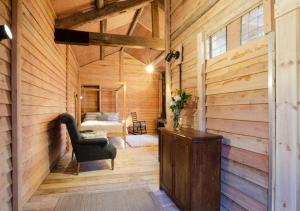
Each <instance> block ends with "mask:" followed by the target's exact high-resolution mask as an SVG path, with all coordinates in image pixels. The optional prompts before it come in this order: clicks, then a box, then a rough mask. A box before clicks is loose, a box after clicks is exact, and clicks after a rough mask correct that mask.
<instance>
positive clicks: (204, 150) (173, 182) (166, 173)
mask: <svg viewBox="0 0 300 211" xmlns="http://www.w3.org/2000/svg"><path fill="white" fill-rule="evenodd" d="M221 140H222V136H219V135H213V134H209V133H205V132H201V131H197V130H194V129H181V130H176V129H172V128H161V129H160V137H159V157H160V188H161V189H163V190H164V191H165V192H166V193H167V194H168V195H169V196H170V197H171V198H172V200H173V201H174V203H175V204H176V205H177V206H178V207H179V208H180V209H181V210H184V211H186V210H192V211H194V210H197V211H198V210H200V211H201V210H203V211H207V210H209V211H219V210H220V196H221V191H220V190H221V181H220V172H221V170H220V168H221Z"/></svg>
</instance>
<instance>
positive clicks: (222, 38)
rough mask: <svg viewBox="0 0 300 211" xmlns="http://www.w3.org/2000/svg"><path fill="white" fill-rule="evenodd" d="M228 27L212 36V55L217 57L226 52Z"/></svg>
mask: <svg viewBox="0 0 300 211" xmlns="http://www.w3.org/2000/svg"><path fill="white" fill-rule="evenodd" d="M226 45H227V43H226V27H225V28H223V29H221V30H220V31H217V32H216V33H215V34H213V35H212V36H211V37H210V57H211V58H213V57H216V56H219V55H221V54H223V53H225V52H226Z"/></svg>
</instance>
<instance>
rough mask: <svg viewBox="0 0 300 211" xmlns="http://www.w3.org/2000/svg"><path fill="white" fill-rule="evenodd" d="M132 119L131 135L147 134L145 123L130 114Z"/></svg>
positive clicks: (135, 115) (134, 113)
mask: <svg viewBox="0 0 300 211" xmlns="http://www.w3.org/2000/svg"><path fill="white" fill-rule="evenodd" d="M131 118H132V134H135V135H137V134H139V135H141V134H147V125H146V121H142V120H138V118H137V113H136V112H131Z"/></svg>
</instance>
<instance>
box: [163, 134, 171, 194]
mask: <svg viewBox="0 0 300 211" xmlns="http://www.w3.org/2000/svg"><path fill="white" fill-rule="evenodd" d="M161 141H162V143H161V147H162V150H161V169H160V170H161V177H160V178H161V179H160V180H161V181H160V185H161V187H162V188H163V189H164V190H165V191H166V192H167V194H169V195H172V192H173V188H172V186H173V166H172V165H173V147H174V137H173V136H172V135H170V134H161Z"/></svg>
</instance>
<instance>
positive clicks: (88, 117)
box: [85, 112, 101, 120]
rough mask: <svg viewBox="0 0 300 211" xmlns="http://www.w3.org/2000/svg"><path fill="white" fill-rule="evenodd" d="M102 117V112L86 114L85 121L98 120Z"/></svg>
mask: <svg viewBox="0 0 300 211" xmlns="http://www.w3.org/2000/svg"><path fill="white" fill-rule="evenodd" d="M100 115H101V112H86V113H85V119H86V120H97V117H98V116H100Z"/></svg>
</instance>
